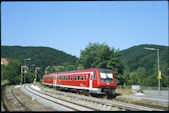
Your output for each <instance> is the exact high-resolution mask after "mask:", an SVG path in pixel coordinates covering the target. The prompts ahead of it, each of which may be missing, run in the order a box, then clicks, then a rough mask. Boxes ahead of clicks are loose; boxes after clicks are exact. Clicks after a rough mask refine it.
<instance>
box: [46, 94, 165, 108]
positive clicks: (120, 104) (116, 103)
mask: <svg viewBox="0 0 169 113" xmlns="http://www.w3.org/2000/svg"><path fill="white" fill-rule="evenodd" d="M49 92H55V91H49ZM55 93H57V94H60V95H66V96H69V97H74V98H78V99H81V100H86V101H90V102H93V103H98V104H104V105H106V106H112V107H116V108H120V109H125V110H127V111H140V110H141V111H163V110H162V109H156V108H151V107H145V106H141V105H135V104H130V103H125V102H119V101H111V102H110V101H108V100H104V101H105V102H103V100H99V99H98V98H93V97H92V98H88V97H87V98H85V97H77V96H74V95H71V96H70V95H69V94H66V93H61V92H55Z"/></svg>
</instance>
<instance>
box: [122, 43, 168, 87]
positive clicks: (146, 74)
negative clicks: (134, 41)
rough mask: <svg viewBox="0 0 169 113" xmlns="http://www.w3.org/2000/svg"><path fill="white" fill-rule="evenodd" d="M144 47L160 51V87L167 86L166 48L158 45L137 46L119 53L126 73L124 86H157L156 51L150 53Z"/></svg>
mask: <svg viewBox="0 0 169 113" xmlns="http://www.w3.org/2000/svg"><path fill="white" fill-rule="evenodd" d="M144 47H149V48H156V49H160V55H159V56H160V57H159V58H160V70H161V75H162V79H161V85H162V86H169V85H168V80H169V79H168V76H169V70H168V67H169V66H168V63H169V61H168V58H169V57H168V47H167V46H160V45H149V44H144V45H138V46H134V47H131V48H128V49H126V50H122V51H120V55H121V59H122V60H123V62H124V65H125V69H126V73H124V74H125V77H126V79H125V80H126V84H133V83H134V84H141V85H147V86H158V81H157V76H158V72H157V69H158V68H157V51H156V50H155V51H150V50H146V49H144Z"/></svg>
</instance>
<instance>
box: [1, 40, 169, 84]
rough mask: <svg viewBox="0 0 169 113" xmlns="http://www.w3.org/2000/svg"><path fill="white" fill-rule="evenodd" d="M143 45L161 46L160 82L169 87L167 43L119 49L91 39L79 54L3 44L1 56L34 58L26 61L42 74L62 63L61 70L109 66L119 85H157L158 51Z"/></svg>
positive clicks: (20, 58) (49, 71)
mask: <svg viewBox="0 0 169 113" xmlns="http://www.w3.org/2000/svg"><path fill="white" fill-rule="evenodd" d="M144 47H150V48H157V49H160V70H161V74H162V79H161V86H162V87H169V83H168V80H169V79H168V76H169V70H168V67H169V66H168V63H169V61H168V58H169V57H168V47H167V46H160V45H148V44H144V45H138V46H134V47H131V48H128V49H126V50H122V51H118V50H115V49H111V48H110V47H109V46H108V45H106V44H98V43H94V44H91V43H90V44H89V45H88V46H87V47H86V48H85V49H84V50H81V55H80V58H76V57H75V56H72V55H70V54H66V53H65V52H63V51H59V50H56V49H52V48H49V47H21V46H1V57H4V58H9V59H18V60H19V61H20V62H21V63H22V65H24V59H27V58H31V61H27V64H28V65H32V64H35V65H36V66H39V67H40V68H41V69H40V70H41V72H40V75H43V74H44V69H45V68H46V67H47V66H57V65H61V66H63V67H64V68H61V69H60V70H59V71H70V70H76V69H84V68H108V69H112V70H114V72H115V74H116V79H117V84H118V85H119V84H121V85H133V84H139V85H144V86H154V87H158V79H157V76H158V72H157V51H150V50H145V49H144ZM1 69H2V68H1ZM32 70H33V69H32ZM32 72H33V71H32ZM53 72H56V70H54V69H52V68H51V69H50V68H49V69H48V73H53ZM1 73H2V70H1ZM33 75H34V74H32V76H33ZM41 77H42V76H41Z"/></svg>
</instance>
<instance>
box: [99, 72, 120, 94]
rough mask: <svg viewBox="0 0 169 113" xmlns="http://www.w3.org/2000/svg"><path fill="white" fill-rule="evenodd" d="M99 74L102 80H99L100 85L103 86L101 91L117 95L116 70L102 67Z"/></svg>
mask: <svg viewBox="0 0 169 113" xmlns="http://www.w3.org/2000/svg"><path fill="white" fill-rule="evenodd" d="M99 74H100V80H99V82H98V86H99V88H101V92H102V93H104V94H106V95H115V89H116V86H117V85H116V80H115V75H114V72H113V71H112V70H108V69H100V70H99Z"/></svg>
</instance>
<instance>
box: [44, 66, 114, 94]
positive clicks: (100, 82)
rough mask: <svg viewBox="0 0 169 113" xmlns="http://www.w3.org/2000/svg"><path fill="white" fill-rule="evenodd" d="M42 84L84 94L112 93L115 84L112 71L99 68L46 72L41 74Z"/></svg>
mask: <svg viewBox="0 0 169 113" xmlns="http://www.w3.org/2000/svg"><path fill="white" fill-rule="evenodd" d="M42 84H44V85H49V86H53V87H57V88H64V89H68V90H69V89H70V90H72V89H73V90H81V91H82V92H83V93H85V94H89V93H96V94H113V95H115V89H116V86H117V85H116V80H115V75H114V72H113V71H112V70H109V69H99V68H95V69H85V70H76V71H67V72H59V73H52V74H46V75H44V76H43V82H42Z"/></svg>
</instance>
